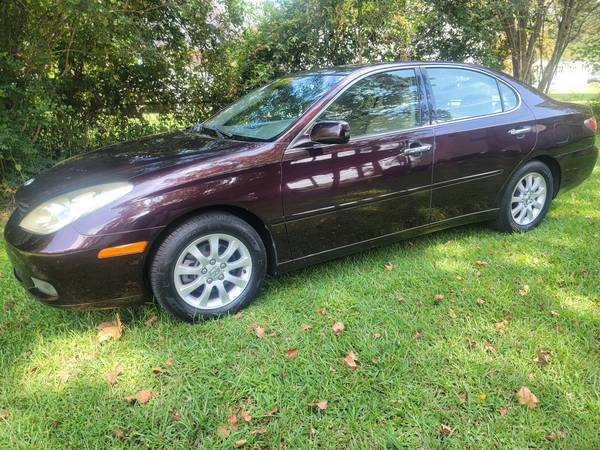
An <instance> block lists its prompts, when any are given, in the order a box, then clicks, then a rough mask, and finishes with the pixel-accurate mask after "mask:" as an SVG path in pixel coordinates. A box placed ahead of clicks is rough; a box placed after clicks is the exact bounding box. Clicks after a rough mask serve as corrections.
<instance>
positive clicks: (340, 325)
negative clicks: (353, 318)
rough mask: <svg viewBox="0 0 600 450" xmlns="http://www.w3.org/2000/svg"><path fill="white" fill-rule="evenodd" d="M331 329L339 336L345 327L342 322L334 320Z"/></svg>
mask: <svg viewBox="0 0 600 450" xmlns="http://www.w3.org/2000/svg"><path fill="white" fill-rule="evenodd" d="M331 329H332V330H333V332H334V333H335V335H336V336H339V335H340V333H341V332H342V331H344V330H345V329H346V326H345V325H344V324H343V323H342V322H334V324H333V325H332V326H331Z"/></svg>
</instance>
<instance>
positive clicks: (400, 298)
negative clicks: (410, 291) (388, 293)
mask: <svg viewBox="0 0 600 450" xmlns="http://www.w3.org/2000/svg"><path fill="white" fill-rule="evenodd" d="M397 300H398V302H400V303H404V301H405V300H406V299H405V298H404V295H399V296H398V297H397Z"/></svg>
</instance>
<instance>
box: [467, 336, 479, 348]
mask: <svg viewBox="0 0 600 450" xmlns="http://www.w3.org/2000/svg"><path fill="white" fill-rule="evenodd" d="M476 345H477V341H476V340H474V339H469V338H467V346H468V347H469V348H474V347H475V346H476Z"/></svg>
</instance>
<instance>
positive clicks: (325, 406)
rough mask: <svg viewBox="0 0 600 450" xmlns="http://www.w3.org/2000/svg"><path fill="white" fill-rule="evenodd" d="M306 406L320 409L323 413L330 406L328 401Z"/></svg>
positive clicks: (311, 403)
mask: <svg viewBox="0 0 600 450" xmlns="http://www.w3.org/2000/svg"><path fill="white" fill-rule="evenodd" d="M306 406H310V407H313V408H319V409H320V410H321V411H324V410H326V409H327V407H328V406H329V405H328V403H327V400H321V401H320V402H310V403H307V404H306Z"/></svg>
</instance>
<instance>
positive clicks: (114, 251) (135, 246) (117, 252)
mask: <svg viewBox="0 0 600 450" xmlns="http://www.w3.org/2000/svg"><path fill="white" fill-rule="evenodd" d="M146 245H148V241H141V242H133V243H131V244H124V245H117V246H116V247H108V248H103V249H102V250H100V251H99V252H98V259H104V258H113V257H115V256H123V255H133V254H135V253H142V252H143V251H144V250H145V249H146Z"/></svg>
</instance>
